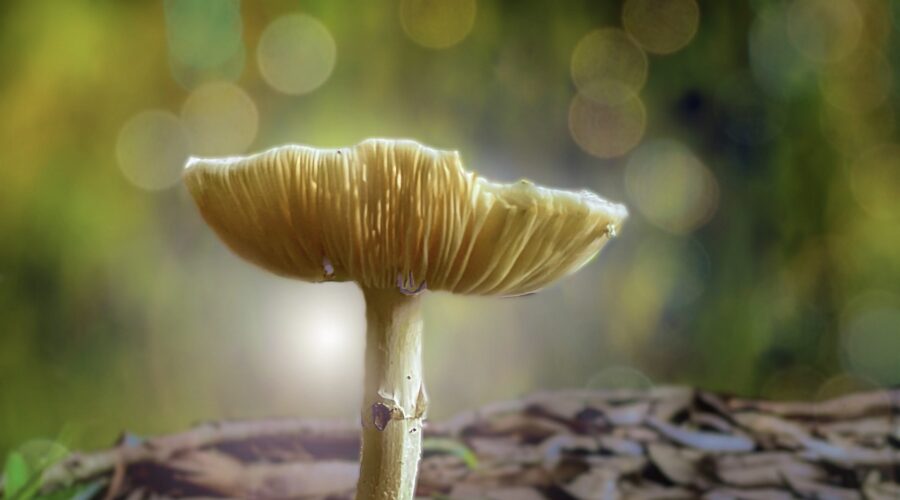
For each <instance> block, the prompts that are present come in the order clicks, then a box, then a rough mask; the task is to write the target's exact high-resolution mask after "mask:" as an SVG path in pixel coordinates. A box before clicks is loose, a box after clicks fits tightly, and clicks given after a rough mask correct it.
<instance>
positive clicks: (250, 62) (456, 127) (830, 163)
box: [0, 0, 900, 487]
mask: <svg viewBox="0 0 900 500" xmlns="http://www.w3.org/2000/svg"><path fill="white" fill-rule="evenodd" d="M450 3H451V4H453V5H456V7H455V8H450V10H447V11H446V12H444V11H442V12H441V13H440V14H439V15H437V17H431V18H429V17H428V16H429V15H431V14H429V12H428V10H427V9H425V10H422V9H423V8H421V7H422V6H421V5H420V4H421V2H418V3H417V2H416V1H413V0H408V1H407V0H404V1H403V2H400V1H396V2H364V3H360V2H347V1H324V0H322V1H291V2H288V1H270V2H242V3H241V2H237V1H236V0H235V1H229V2H224V1H223V2H204V1H198V0H185V1H184V2H180V1H179V2H175V1H171V2H170V1H166V2H156V1H142V2H111V1H88V0H67V1H61V0H60V1H44V2H4V3H2V4H0V56H2V65H0V109H2V110H3V111H4V113H3V120H0V452H3V451H5V450H8V451H12V450H15V449H18V448H19V447H20V446H21V445H23V443H25V444H27V442H29V441H30V440H32V439H36V438H40V437H42V436H52V435H56V434H57V433H58V432H59V430H60V429H61V428H63V427H64V426H65V425H71V426H74V428H75V429H77V431H78V437H77V438H76V439H74V440H73V441H72V443H71V445H72V446H73V447H79V448H81V447H96V446H102V445H107V444H110V443H111V441H112V439H113V438H114V436H115V435H116V434H117V433H119V432H121V431H122V430H125V429H134V430H136V431H138V432H140V433H142V434H152V433H158V432H171V431H174V430H177V429H180V428H183V427H184V426H186V425H188V424H189V423H190V422H192V421H196V420H200V419H210V418H237V417H253V416H262V415H273V414H281V415H302V416H318V417H326V416H330V417H344V418H350V417H351V416H352V415H354V414H355V411H356V410H355V404H356V401H357V399H358V394H359V390H360V389H359V385H360V384H359V381H358V377H359V376H361V371H360V368H361V364H362V357H361V342H362V331H361V326H360V325H361V323H360V322H361V318H362V314H363V311H362V302H361V298H360V295H359V293H358V292H357V291H356V290H355V289H354V288H353V286H352V285H321V286H318V287H317V286H312V285H306V284H297V283H292V282H288V281H285V280H281V279H278V278H274V277H271V276H268V275H265V274H264V273H263V272H262V271H259V270H257V269H254V268H252V267H251V266H250V265H248V264H246V263H244V262H241V261H240V260H239V259H237V258H236V257H234V256H232V255H231V254H230V253H229V252H228V251H227V250H226V249H225V248H224V247H223V245H221V244H220V243H219V242H218V241H217V240H216V238H215V237H214V235H213V234H212V233H211V231H209V230H208V229H207V228H206V227H205V226H204V224H203V223H202V221H201V220H200V218H199V217H198V215H197V213H196V211H195V209H194V207H193V206H192V204H191V201H190V200H189V198H188V196H187V194H186V192H185V190H184V189H183V187H182V186H181V185H180V184H179V183H178V177H177V175H178V168H179V167H180V164H179V163H178V162H179V161H182V160H183V159H184V157H185V156H186V155H187V154H198V153H202V154H216V153H218V154H236V153H241V152H245V151H252V150H259V149H264V148H267V147H271V146H274V145H278V144H282V143H286V142H296V143H305V144H312V145H317V146H328V147H331V146H343V145H349V144H353V143H356V142H358V141H359V140H361V139H364V138H366V137H371V136H387V137H413V138H415V139H417V140H420V141H422V142H424V143H426V144H429V145H432V146H435V147H441V148H452V149H459V150H460V151H461V152H462V155H463V158H464V160H465V161H466V163H467V165H468V166H469V167H471V168H473V169H475V170H477V171H478V172H479V173H481V174H483V175H485V176H486V177H489V178H494V179H499V180H515V179H517V178H519V177H527V178H530V179H533V180H534V181H536V182H538V183H541V184H546V185H556V186H560V187H566V188H587V189H590V190H592V191H595V192H597V193H599V194H601V195H602V196H605V197H608V198H610V199H614V200H617V201H623V202H625V203H626V204H628V205H629V207H630V209H631V213H632V216H631V220H630V221H629V224H628V226H627V227H626V228H625V230H624V231H623V234H622V235H621V237H620V238H619V239H618V240H617V241H616V242H614V244H612V245H610V247H609V248H608V249H607V250H606V251H605V252H604V253H603V254H602V255H601V256H600V257H599V258H598V259H597V262H594V263H592V264H590V265H589V266H588V267H586V268H585V269H583V270H582V271H581V272H579V273H578V274H576V275H574V276H573V277H571V278H569V279H567V280H565V281H564V282H562V283H561V284H559V285H558V286H556V287H554V288H552V289H549V290H546V291H544V292H542V293H541V294H538V295H536V296H532V297H527V298H522V299H515V300H513V299H482V298H466V297H449V296H445V295H441V294H436V295H433V296H431V297H429V298H428V299H427V301H426V302H427V305H426V324H427V325H428V326H427V328H428V333H427V336H426V346H425V356H426V363H425V365H426V375H427V379H428V383H429V386H430V394H431V396H432V400H433V411H432V413H431V415H432V417H434V418H440V417H442V416H446V415H448V414H451V413H453V412H455V411H458V410H462V409H464V408H467V407H472V406H475V405H477V404H481V403H484V402H487V401H490V400H494V399H502V398H509V397H514V396H516V395H518V394H521V393H524V392H527V391H530V390H534V389H537V388H554V387H571V386H582V387H606V386H621V385H635V384H637V385H646V384H649V383H655V384H674V383H686V384H694V385H698V386H701V387H705V388H708V389H714V390H723V391H729V392H735V393H740V394H745V395H762V396H769V397H780V398H788V397H803V398H808V399H813V398H818V397H823V396H827V395H833V394H835V393H837V392H842V391H847V390H853V389H860V388H865V387H870V386H877V385H883V384H896V383H898V382H900V355H897V354H895V353H897V352H900V231H898V227H900V226H898V224H900V201H898V200H900V164H898V161H900V155H896V154H894V152H895V151H896V149H895V148H897V146H896V144H895V143H896V141H897V134H896V130H895V111H896V104H897V86H898V82H900V72H898V67H900V66H898V57H900V50H898V47H897V45H898V41H897V23H898V22H900V9H898V7H897V2H889V1H887V0H834V2H830V1H829V2H826V3H827V5H826V4H825V3H822V1H818V2H817V1H815V0H798V1H797V2H781V1H778V0H769V1H767V0H747V1H743V2H717V1H711V0H702V1H700V2H699V3H698V4H697V5H698V6H699V24H698V27H697V29H696V34H695V35H693V32H692V31H690V30H688V28H684V27H685V26H688V27H689V23H688V21H689V19H687V18H685V19H686V20H685V19H682V21H684V22H685V23H688V24H684V25H683V26H682V25H677V26H681V27H682V28H684V30H687V31H684V30H683V32H685V33H688V35H693V36H692V38H690V39H689V40H688V43H687V44H686V45H685V46H684V47H683V48H679V49H678V50H676V51H675V52H673V53H670V54H654V53H650V54H645V53H643V52H637V53H638V54H639V55H640V54H642V55H640V57H638V59H634V61H637V62H634V61H632V62H629V64H632V63H634V64H642V62H641V61H642V60H643V59H641V58H643V57H645V58H646V65H647V66H646V80H645V83H643V86H642V88H633V89H631V90H632V91H633V95H632V94H629V95H630V96H631V97H630V98H631V99H636V100H637V101H633V102H636V103H639V105H635V106H632V107H631V108H629V109H632V110H641V109H642V110H645V115H644V118H643V121H641V120H639V118H640V116H637V115H634V116H632V115H625V114H622V113H620V114H619V115H616V110H617V109H619V108H615V107H614V104H609V103H600V104H597V103H596V102H594V103H593V104H591V102H593V101H583V102H585V103H588V104H586V106H587V107H586V108H583V109H582V108H577V109H576V106H577V105H576V104H573V103H576V102H578V101H577V100H576V96H577V95H579V92H580V91H582V92H588V91H586V90H585V89H579V88H578V87H577V86H576V85H575V84H574V83H573V75H572V74H571V68H570V66H571V61H572V55H573V51H574V50H575V48H576V46H578V44H579V42H580V41H582V40H583V39H584V38H585V37H586V36H587V35H588V34H589V33H591V32H592V31H593V30H595V29H598V28H603V27H615V28H621V27H622V25H623V23H622V19H621V12H622V3H621V2H589V1H570V2H493V1H487V0H482V1H479V2H477V3H476V2H475V0H470V1H468V2H467V1H463V0H459V1H457V2H455V3H454V2H450ZM688 3H690V2H688ZM214 4H215V6H212V5H214ZM401 4H403V5H405V7H403V6H401ZM453 5H451V7H453ZM473 5H474V6H475V7H474V8H475V10H471V9H472V8H473V7H472V6H473ZM835 5H836V6H837V7H834V6H835ZM404 9H405V10H404ZM842 9H843V10H842ZM404 12H405V14H404ZM204 13H206V14H208V15H205V14H204ZM292 14H303V15H305V16H308V17H304V18H302V20H301V21H302V22H299V24H297V23H295V25H298V26H300V25H302V26H313V28H309V30H310V31H308V32H304V33H302V34H300V35H298V36H297V37H295V38H291V36H292V35H291V32H288V34H287V35H279V34H278V33H274V34H272V35H270V36H271V37H274V38H273V40H274V42H273V43H274V44H275V45H273V47H276V48H275V49H272V51H268V50H261V49H259V41H260V40H261V38H262V37H263V34H264V32H265V30H266V28H267V27H268V26H270V25H272V23H273V22H275V21H277V20H279V19H282V18H283V17H282V16H285V15H292ZM410 16H412V17H410ZM416 16H424V17H416ZM309 19H311V20H312V21H309ZM641 19H643V18H636V20H632V21H633V22H635V23H638V24H636V26H639V27H640V26H643V27H644V28H648V29H649V31H648V32H649V33H657V32H658V30H656V28H655V26H656V25H654V24H652V23H651V21H652V19H650V20H649V21H646V23H651V24H648V25H641V24H640V23H641V22H645V21H641ZM679 19H680V18H679ZM676 20H677V19H676ZM317 23H319V24H317ZM316 26H321V27H324V29H319V28H316ZM659 26H660V28H659V29H660V30H661V29H662V24H660V25H659ZM298 29H299V28H298ZM323 33H324V35H323ZM617 33H622V32H617ZM630 33H631V35H634V36H635V37H638V36H639V34H640V32H638V31H633V32H630ZM201 35H202V36H201ZM301 35H302V36H301ZM625 38H626V39H629V38H627V37H625ZM292 40H300V43H301V45H302V46H301V47H300V48H299V49H296V50H298V51H299V52H297V53H296V54H297V55H296V58H294V59H292V57H294V55H292V54H294V53H293V52H291V50H293V49H291V43H294V42H292ZM629 40H630V39H629ZM663 41H665V40H663ZM276 42H277V43H276ZM278 43H281V44H282V45H278ZM628 43H634V40H632V41H630V42H628ZM640 43H641V41H640V38H638V45H640ZM655 43H657V45H653V46H650V45H648V47H651V48H652V47H658V46H659V45H658V43H660V42H659V41H658V40H657V41H656V42H655ZM448 44H449V45H448ZM278 47H287V48H284V49H283V51H282V49H279V48H278ZM310 47H312V48H313V49H314V50H313V49H310ZM332 47H333V50H334V52H333V57H331V56H328V54H329V53H330V52H329V50H331V48H332ZM434 47H438V48H434ZM304 50H305V52H304ZM586 50H587V49H586ZM591 50H594V49H591ZM596 50H600V49H596ZM279 51H281V52H279ZM621 53H622V52H618V51H615V52H614V53H613V56H612V57H611V58H607V63H609V60H612V61H613V62H612V63H609V64H619V63H622V62H621V61H622V60H623V58H622V57H618V55H620V54H621ZM589 55H591V57H593V58H594V59H590V61H599V60H603V58H602V57H601V56H602V55H603V54H600V55H596V54H593V53H589ZM616 61H619V62H616ZM294 62H295V63H296V65H297V67H296V71H293V72H291V71H287V72H286V73H284V72H275V73H266V74H265V75H264V74H263V72H262V71H261V68H263V67H265V65H266V64H269V65H270V67H274V68H276V69H285V68H286V69H288V70H290V69H291V66H290V65H291V64H294ZM626 62H628V61H626ZM589 64H594V63H593V62H589ZM623 64H624V63H623ZM604 71H605V70H604V68H602V67H601V68H599V69H598V70H597V73H598V74H601V75H602V74H604ZM273 79H275V80H273ZM277 79H281V80H277ZM317 79H318V80H322V83H318V80H317ZM276 80H277V81H276ZM210 82H218V84H219V85H220V86H219V87H210V86H208V85H207V84H209V83H210ZM223 82H224V83H225V85H222V83H223ZM315 85H318V86H315ZM312 86H315V88H312V89H311V90H310V89H309V87H312ZM276 88H277V89H279V90H276ZM291 88H293V89H302V91H303V92H304V93H292V94H286V93H282V91H284V90H285V89H291ZM222 89H224V90H222ZM595 98H596V96H595V95H591V96H589V97H588V99H595ZM578 99H582V98H580V97H579V98H578ZM582 100H583V99H582ZM188 102H191V103H192V104H191V105H187V104H186V103H188ZM248 103H249V104H248ZM604 106H606V107H604ZM610 106H613V107H610ZM148 110H155V111H153V114H151V115H146V114H142V113H145V112H147V111H148ZM576 111H577V112H579V113H585V114H584V115H583V116H584V117H586V118H585V119H584V120H582V121H578V120H575V121H572V120H573V119H572V118H571V116H576V115H575V113H576ZM148 116H149V118H147V117H148ZM578 116H582V115H578ZM636 116H637V118H635V117H636ZM136 117H142V118H141V119H137V118H136ZM626 119H630V120H632V121H630V122H622V121H621V120H626ZM625 123H630V124H632V125H633V124H636V123H637V124H640V127H638V128H635V129H633V130H632V131H631V132H629V133H632V132H633V134H637V135H631V136H628V135H622V134H624V132H623V131H625V130H626V128H625V125H623V124H625ZM127 124H132V125H133V126H132V127H131V128H130V129H126V125H127ZM125 130H129V131H128V132H124V131H125ZM628 130H631V129H628ZM129 134H131V135H129ZM173 134H174V135H173ZM179 134H181V135H179ZM161 137H162V138H167V137H176V138H179V137H184V140H183V141H180V142H179V141H173V140H171V139H166V140H164V139H160V138H161ZM579 137H580V140H577V139H578V138H579ZM631 138H633V139H634V142H635V143H634V144H626V143H627V142H628V141H630V140H631ZM129 141H130V142H129ZM610 141H622V142H621V143H618V142H615V143H611V142H610ZM179 144H180V145H179ZM201 144H202V145H203V147H201V146H200V145H201ZM611 146H621V147H622V148H624V149H625V152H623V153H622V154H620V155H618V156H613V157H609V156H611V155H608V154H603V152H605V151H609V150H610V149H609V148H610V147H611ZM179 148H180V149H179ZM589 151H590V152H592V153H594V154H593V155H592V154H590V153H589ZM595 155H599V156H595ZM157 168H158V170H157ZM148 169H150V170H148ZM323 311H324V312H323ZM323 332H324V333H325V335H322V333H323ZM335 339H337V340H335ZM322 349H325V351H323V350H322ZM329 349H330V350H329ZM323 353H327V355H325V354H323ZM623 367H626V368H627V369H624V370H623V369H622V368H623ZM610 370H612V371H610ZM15 456H16V455H15V454H12V455H10V457H13V458H11V461H10V462H7V467H8V468H10V467H12V469H13V473H12V475H13V476H16V474H18V473H15V468H16V467H17V465H16V463H17V462H16V460H17V459H15V458H14V457H15ZM10 464H11V465H10ZM9 474H10V473H9V472H8V475H7V477H8V478H9V477H10V475H9ZM16 477H17V476H16ZM7 487H9V484H8V485H7Z"/></svg>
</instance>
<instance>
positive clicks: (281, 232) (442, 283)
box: [184, 139, 627, 295]
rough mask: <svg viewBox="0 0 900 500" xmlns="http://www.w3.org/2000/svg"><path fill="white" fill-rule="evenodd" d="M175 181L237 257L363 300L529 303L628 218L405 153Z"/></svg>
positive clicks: (247, 164) (230, 169) (616, 209)
mask: <svg viewBox="0 0 900 500" xmlns="http://www.w3.org/2000/svg"><path fill="white" fill-rule="evenodd" d="M184 178H185V182H186V183H187V186H188V188H189V190H190V192H191V194H192V195H193V197H194V199H195V201H196V203H197V206H198V207H199V209H200V212H201V214H202V215H203V217H204V219H205V220H206V222H207V223H208V224H209V225H210V226H211V227H212V228H213V229H214V230H215V231H216V232H217V233H218V235H219V236H220V237H221V238H222V240H223V241H225V243H226V244H228V245H229V246H230V247H231V248H232V249H233V250H234V251H235V252H237V253H238V254H239V255H241V256H242V257H244V258H246V259H248V260H250V261H252V262H254V263H256V264H258V265H260V266H262V267H264V268H266V269H268V270H270V271H272V272H274V273H276V274H280V275H284V276H289V277H294V278H299V279H302V280H306V281H328V280H339V281H345V280H352V281H356V282H358V283H359V284H360V285H362V286H365V287H372V288H391V287H396V286H398V284H399V285H400V286H401V288H404V289H410V288H412V289H416V288H418V289H421V288H423V287H424V286H427V288H428V289H429V290H445V291H449V292H453V293H463V294H478V295H520V294H524V293H529V292H533V291H535V290H538V289H540V288H542V287H544V286H546V285H548V284H550V283H552V282H553V281H555V280H556V279H558V278H560V277H562V276H565V275H567V274H570V273H572V272H574V271H575V270H577V269H578V268H580V267H581V266H583V265H584V264H585V263H587V262H588V261H589V260H590V259H591V258H592V257H593V256H594V255H596V254H597V252H598V251H599V250H600V248H601V247H602V246H603V245H604V244H605V243H606V242H607V241H608V240H609V238H610V237H612V236H615V234H616V232H617V231H618V230H619V229H620V228H621V225H622V223H623V221H624V220H625V218H626V217H627V210H626V209H625V207H624V206H623V205H618V204H615V203H610V202H608V201H606V200H603V199H601V198H600V197H598V196H597V195H595V194H593V193H590V192H587V191H582V192H577V193H576V192H570V191H561V190H555V189H548V188H543V187H539V186H535V185H534V184H532V183H530V182H527V181H519V182H516V183H512V184H496V183H493V182H489V181H487V180H485V179H483V178H480V177H478V176H477V175H476V174H474V173H472V172H468V171H466V170H465V169H464V168H463V166H462V163H461V161H460V158H459V154H458V153H457V152H455V151H441V150H436V149H432V148H429V147H426V146H423V145H421V144H419V143H416V142H414V141H409V140H388V139H370V140H366V141H364V142H362V143H360V144H358V145H356V146H354V147H350V148H340V149H316V148H311V147H306V146H295V145H288V146H282V147H278V148H273V149H270V150H268V151H265V152H263V153H259V154H255V155H251V156H247V157H233V158H217V159H200V158H192V159H191V160H190V161H189V162H188V165H187V168H186V170H185V174H184ZM426 284H427V285H426Z"/></svg>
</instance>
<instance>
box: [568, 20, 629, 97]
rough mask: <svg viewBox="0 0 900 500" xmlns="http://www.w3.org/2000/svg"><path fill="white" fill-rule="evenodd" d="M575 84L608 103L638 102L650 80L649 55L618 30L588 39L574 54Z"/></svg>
mask: <svg viewBox="0 0 900 500" xmlns="http://www.w3.org/2000/svg"><path fill="white" fill-rule="evenodd" d="M571 71H572V81H573V82H574V83H575V86H576V87H577V88H578V91H579V92H580V93H581V94H583V95H585V96H587V97H590V98H591V99H594V100H595V101H598V102H604V103H612V104H615V103H620V102H624V101H627V100H630V99H633V98H634V95H635V94H636V93H637V92H639V91H640V90H641V88H643V86H644V82H646V80H647V55H646V54H645V53H644V51H643V50H642V49H641V48H640V47H639V46H638V45H637V44H636V43H635V42H634V40H632V39H631V37H629V36H628V34H626V33H625V32H624V31H622V30H620V29H618V28H603V29H599V30H595V31H592V32H590V33H588V34H587V35H585V37H584V38H582V39H581V41H579V42H578V45H576V46H575V50H574V52H572V65H571Z"/></svg>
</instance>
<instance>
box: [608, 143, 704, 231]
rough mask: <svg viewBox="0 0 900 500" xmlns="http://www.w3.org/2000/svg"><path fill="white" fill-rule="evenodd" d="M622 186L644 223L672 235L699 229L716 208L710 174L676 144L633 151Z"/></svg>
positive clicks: (683, 148)
mask: <svg viewBox="0 0 900 500" xmlns="http://www.w3.org/2000/svg"><path fill="white" fill-rule="evenodd" d="M625 186H626V188H627V190H628V194H629V196H631V198H632V199H633V200H634V204H635V205H636V206H637V208H638V210H640V212H641V213H642V214H643V215H644V216H645V217H646V218H647V220H649V221H650V222H651V223H652V224H654V225H655V226H657V227H659V228H661V229H665V230H666V231H669V232H672V233H687V232H690V231H693V230H694V229H696V228H698V227H700V226H702V225H703V224H704V223H706V222H707V221H708V220H709V219H710V217H712V214H713V213H714V212H715V210H716V207H717V205H718V198H719V196H718V195H719V192H718V185H717V183H716V179H715V177H713V175H712V172H710V171H709V170H708V169H707V168H706V167H705V166H704V165H703V163H701V162H700V160H699V159H697V157H696V156H694V154H693V153H691V151H690V150H688V149H687V148H686V147H685V146H683V145H682V144H681V143H679V142H676V141H671V140H660V141H656V142H652V143H649V144H645V145H643V146H641V147H640V148H639V149H638V150H637V151H635V152H634V154H633V155H632V156H631V159H630V160H629V162H628V166H627V168H626V170H625Z"/></svg>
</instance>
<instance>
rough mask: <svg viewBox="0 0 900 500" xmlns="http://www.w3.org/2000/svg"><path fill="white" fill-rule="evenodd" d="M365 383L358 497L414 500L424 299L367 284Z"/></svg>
mask: <svg viewBox="0 0 900 500" xmlns="http://www.w3.org/2000/svg"><path fill="white" fill-rule="evenodd" d="M363 295H364V296H365V299H366V320H367V322H368V327H367V333H366V384H365V393H364V396H363V407H362V426H363V433H362V459H361V464H360V474H359V483H358V484H357V491H356V498H357V499H379V500H381V499H401V500H406V499H409V500H411V499H412V498H413V496H414V492H415V486H416V473H417V471H418V468H419V457H420V455H421V450H422V420H423V418H424V416H425V407H426V405H427V400H426V397H425V385H424V383H423V380H422V315H421V310H420V303H421V298H420V297H418V296H415V295H404V294H402V293H400V292H399V291H397V290H396V289H374V288H363Z"/></svg>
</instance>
